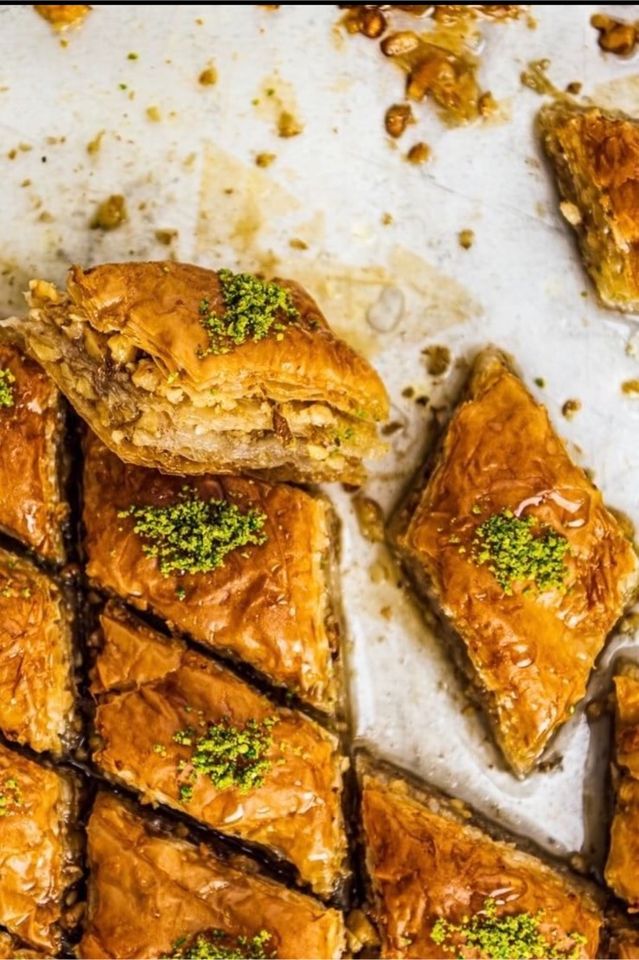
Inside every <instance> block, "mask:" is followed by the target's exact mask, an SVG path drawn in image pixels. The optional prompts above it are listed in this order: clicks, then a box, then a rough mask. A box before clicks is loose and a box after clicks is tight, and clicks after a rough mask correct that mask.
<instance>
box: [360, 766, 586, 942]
mask: <svg viewBox="0 0 639 960" xmlns="http://www.w3.org/2000/svg"><path fill="white" fill-rule="evenodd" d="M360 773H361V791H362V821H363V842H364V845H365V855H366V868H367V874H368V883H369V889H370V894H371V897H372V905H373V919H374V920H375V922H376V923H377V926H378V929H379V933H380V936H381V940H382V956H383V957H433V958H435V957H440V958H445V957H462V958H464V957H468V958H471V957H482V958H485V960H490V958H499V957H522V958H523V957H554V958H562V957H565V958H571V960H577V958H585V957H595V956H597V947H598V943H599V930H600V927H601V924H602V920H603V917H602V914H601V910H600V904H599V902H598V898H597V896H596V895H595V893H594V891H593V888H591V886H590V885H589V884H587V883H586V882H585V881H584V880H582V879H581V878H580V877H577V876H575V875H574V874H571V873H568V872H567V871H566V870H563V869H561V868H559V867H556V866H550V865H548V864H546V863H545V862H544V861H543V860H541V859H540V858H538V857H536V856H534V855H532V854H531V853H525V852H523V851H522V850H520V849H518V848H517V847H516V846H515V845H514V844H513V843H511V842H507V841H505V840H500V839H494V838H493V836H491V835H490V834H489V833H488V832H486V831H485V830H484V829H482V828H481V827H479V826H477V825H476V824H475V822H474V820H473V819H472V814H471V813H470V811H469V810H468V809H467V808H466V807H464V805H463V804H461V803H460V802H459V801H457V800H450V799H448V798H446V797H443V796H442V795H441V794H439V793H437V792H435V791H431V790H428V789H426V788H419V789H417V788H415V787H411V786H409V785H408V784H407V783H406V781H404V780H403V779H399V778H398V777H397V775H396V774H395V775H394V774H393V773H392V772H390V771H387V770H386V769H383V770H381V769H374V768H373V767H372V766H371V765H370V764H369V763H368V762H364V763H362V765H361V768H360Z"/></svg>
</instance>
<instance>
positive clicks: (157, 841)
mask: <svg viewBox="0 0 639 960" xmlns="http://www.w3.org/2000/svg"><path fill="white" fill-rule="evenodd" d="M88 865H89V871H90V876H89V890H88V906H87V917H86V925H85V932H84V936H83V938H82V942H81V943H80V947H79V956H80V957H86V958H89V957H121V958H124V957H174V958H180V957H184V958H188V957H217V956H219V957H223V956H229V957H238V958H239V957H250V958H267V957H274V958H281V960H282V958H286V957H290V958H294V957H317V958H326V960H328V958H333V957H341V955H342V950H343V944H344V925H343V920H342V915H341V914H340V913H338V911H337V910H330V909H327V908H326V907H324V906H323V905H322V904H321V903H319V902H318V901H316V900H314V899H313V898H312V897H309V896H306V895H304V894H301V893H298V892H296V891H293V890H289V889H287V888H286V887H284V886H282V885H281V884H279V883H277V882H276V881H275V880H271V879H270V878H268V877H266V876H264V875H263V874H261V873H260V872H259V870H258V867H257V865H256V864H255V863H254V862H253V861H250V860H248V858H245V857H242V858H240V857H229V856H226V857H224V858H222V856H221V855H219V854H216V853H214V852H213V850H211V849H209V848H207V847H204V846H199V847H196V846H195V845H193V844H191V843H189V842H187V841H185V840H181V839H176V838H173V837H171V836H169V835H167V833H166V832H163V831H162V828H161V824H158V823H157V821H153V823H151V822H150V821H149V820H148V819H146V818H144V817H143V816H142V815H141V814H140V813H138V812H136V810H135V809H134V808H133V807H132V806H131V805H130V804H128V803H125V802H124V801H122V800H120V799H118V798H117V797H114V796H111V795H109V794H106V793H100V794H98V797H97V799H96V802H95V806H94V808H93V812H92V814H91V817H90V820H89V826H88ZM215 951H217V952H215Z"/></svg>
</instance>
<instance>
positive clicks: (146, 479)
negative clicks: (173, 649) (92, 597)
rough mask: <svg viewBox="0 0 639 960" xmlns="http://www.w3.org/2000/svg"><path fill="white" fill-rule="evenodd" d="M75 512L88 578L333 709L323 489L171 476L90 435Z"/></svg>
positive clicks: (333, 638)
mask: <svg viewBox="0 0 639 960" xmlns="http://www.w3.org/2000/svg"><path fill="white" fill-rule="evenodd" d="M84 523H85V528H86V551H87V555H88V566H87V572H88V575H89V578H90V579H91V581H92V582H93V584H94V585H96V586H98V587H101V588H103V589H106V590H108V591H110V592H111V593H114V594H116V595H117V596H119V597H122V598H123V599H125V600H127V601H129V602H131V603H133V604H134V605H135V606H137V607H140V608H142V609H149V610H151V611H153V612H154V613H155V614H157V615H158V616H160V617H163V618H164V619H165V620H167V621H169V622H170V623H172V624H174V625H175V626H176V627H177V628H178V629H179V630H181V631H183V632H185V633H188V634H190V635H191V636H192V637H193V638H194V639H195V640H198V641H199V642H201V643H203V644H206V645H207V646H209V647H211V648H213V649H215V650H218V651H221V652H223V653H225V654H227V655H230V656H231V657H233V658H236V659H238V660H243V661H245V662H246V663H248V664H250V665H251V666H252V667H253V668H255V669H256V670H257V671H259V672H260V673H261V674H263V675H264V676H266V677H268V679H269V680H270V681H272V682H273V683H275V684H277V685H280V686H283V687H287V688H288V689H290V690H292V691H294V692H295V693H297V694H298V695H299V696H300V697H301V698H302V699H304V700H306V701H308V702H309V703H311V704H313V705H314V706H317V707H319V708H321V709H323V710H326V711H332V710H334V709H335V706H336V700H337V680H336V675H337V670H336V664H335V662H334V658H335V657H336V656H337V642H338V638H337V626H336V620H335V617H334V612H333V604H332V601H331V583H330V579H331V577H330V573H329V570H330V567H331V552H332V548H333V537H332V526H333V520H332V512H331V509H330V506H329V504H328V502H327V501H326V500H325V499H324V498H322V497H319V496H312V495H310V494H308V493H305V492H304V491H302V490H299V489H295V488H293V487H287V486H283V485H276V486H271V485H270V484H267V483H265V482H262V481H259V480H252V479H248V478H240V477H224V476H223V477H212V476H207V477H193V478H191V479H190V480H188V481H187V480H185V479H184V478H183V477H169V476H166V475H163V474H161V473H158V472H156V471H149V470H147V469H145V468H144V467H132V466H130V465H125V464H124V463H122V461H120V460H119V459H118V458H117V457H116V456H115V455H114V454H113V453H111V451H109V450H107V448H106V447H104V445H103V444H102V443H101V442H100V441H99V440H97V439H96V438H95V437H94V436H90V437H88V439H87V444H86V457H85V485H84ZM136 531H137V532H136Z"/></svg>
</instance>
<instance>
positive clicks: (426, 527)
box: [398, 352, 637, 774]
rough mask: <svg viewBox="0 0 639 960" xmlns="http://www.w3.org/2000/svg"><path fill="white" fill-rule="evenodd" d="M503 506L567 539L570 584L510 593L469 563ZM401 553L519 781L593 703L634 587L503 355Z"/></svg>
mask: <svg viewBox="0 0 639 960" xmlns="http://www.w3.org/2000/svg"><path fill="white" fill-rule="evenodd" d="M503 510H509V511H512V513H513V514H514V515H516V516H520V515H523V516H525V517H531V518H534V522H535V523H538V524H540V525H541V528H542V529H543V528H544V526H545V527H547V528H551V529H552V530H553V531H555V532H556V533H558V534H560V535H561V536H562V537H564V538H565V539H566V541H567V545H568V552H567V553H566V554H565V557H564V564H565V583H564V584H562V585H560V586H556V587H553V588H548V589H541V588H536V587H535V585H534V584H533V585H531V584H530V583H529V582H526V581H523V582H522V581H515V582H513V584H512V587H511V591H512V592H510V593H507V592H505V590H504V588H503V587H502V586H500V583H499V582H498V579H497V577H496V575H495V573H494V572H493V571H492V569H491V565H490V564H488V563H482V564H480V563H478V562H477V560H476V557H475V556H474V553H475V550H476V547H475V543H476V536H477V530H478V527H479V526H480V524H482V522H484V521H486V520H487V519H488V518H490V517H491V516H494V515H495V514H499V513H500V512H501V511H503ZM400 522H401V524H402V525H403V531H402V532H401V533H400V535H399V537H398V545H399V547H400V549H401V551H402V553H403V554H404V555H405V557H406V558H407V560H408V562H409V563H410V565H411V566H412V567H413V569H414V570H415V571H416V574H417V576H418V577H422V578H424V577H425V578H426V579H427V580H428V582H429V583H430V584H432V591H433V593H434V594H435V596H436V599H437V601H438V603H439V604H440V606H441V608H442V610H443V612H444V614H445V615H446V616H447V617H448V618H449V620H450V621H451V623H452V624H453V626H454V628H455V630H456V631H457V633H458V634H459V636H460V637H461V639H462V640H463V643H464V645H465V647H466V650H467V652H468V656H469V658H470V661H471V664H472V668H473V669H474V672H475V674H476V677H477V680H478V684H479V685H480V688H481V689H482V691H483V692H484V694H485V698H486V702H487V706H488V709H489V711H490V713H491V717H492V719H493V721H494V723H495V727H496V730H495V733H496V736H497V738H498V740H499V742H500V745H501V747H502V750H503V751H504V754H505V756H506V758H507V760H508V762H509V763H510V764H511V765H512V767H513V768H514V769H515V771H517V772H518V773H521V774H524V773H526V772H527V771H528V770H530V768H531V767H532V766H533V764H534V763H535V761H536V760H537V758H538V757H539V756H540V754H541V753H542V751H543V750H544V747H545V746H546V744H547V743H548V741H549V739H550V737H551V736H552V734H553V732H554V731H555V730H556V729H557V727H558V726H559V725H560V724H561V723H563V722H564V721H565V720H566V719H567V718H568V716H569V715H570V713H571V712H572V709H573V707H574V705H575V704H576V703H577V702H578V701H579V700H581V698H582V697H583V695H584V692H585V688H586V683H587V680H588V677H589V674H590V671H591V669H592V666H593V663H594V660H595V658H596V657H597V654H598V653H599V652H600V650H601V648H602V647H603V645H604V642H605V640H606V637H607V635H608V633H609V631H610V630H611V628H612V627H613V625H614V623H615V622H616V620H617V619H618V617H619V616H620V614H621V612H622V610H623V607H624V605H625V604H626V603H627V602H628V599H629V595H630V593H631V591H632V590H634V588H635V585H636V582H637V558H636V556H635V553H634V550H633V548H632V545H631V543H630V542H629V541H628V540H627V539H626V537H625V536H624V533H623V531H622V529H621V527H620V525H619V523H618V522H617V520H616V519H615V517H614V516H613V515H612V514H611V513H610V512H609V511H608V510H607V509H606V507H605V506H604V503H603V501H602V497H601V494H600V493H599V491H598V490H597V489H596V487H594V486H593V484H592V483H591V482H590V480H589V479H588V477H587V476H586V474H585V473H584V471H583V470H581V469H579V468H578V467H576V466H575V465H574V464H573V463H572V462H571V460H570V458H569V457H568V454H567V452H566V449H565V447H564V445H563V443H562V442H561V440H560V439H559V437H558V436H557V434H556V433H555V431H554V430H553V428H552V425H551V423H550V421H549V419H548V414H547V413H546V411H545V409H544V408H543V407H542V406H540V405H539V404H538V403H536V402H535V400H534V399H533V398H532V397H531V395H530V394H529V393H528V391H527V390H526V389H525V387H524V385H523V384H522V382H521V380H520V379H519V378H518V377H517V376H515V375H514V374H513V373H512V372H511V371H510V369H509V367H508V366H507V364H506V363H505V362H504V360H503V359H502V358H501V357H500V356H499V355H497V354H495V353H492V352H487V353H485V354H482V356H481V357H480V359H479V360H478V361H477V363H476V366H475V369H474V372H473V374H472V377H471V380H470V384H469V390H468V395H467V397H466V399H465V401H464V402H463V403H461V404H460V406H459V407H458V409H457V410H456V412H455V414H454V416H453V417H452V420H451V421H450V425H449V427H448V430H447V433H446V435H445V437H444V441H443V446H442V449H441V451H440V453H439V457H438V459H437V462H436V465H435V469H434V470H433V472H432V474H431V476H430V478H429V479H428V481H427V483H426V485H425V486H424V487H423V489H422V490H421V492H420V493H419V495H418V497H416V498H415V500H414V501H413V502H412V503H411V504H409V506H408V507H407V509H406V510H405V511H404V515H403V516H402V517H400Z"/></svg>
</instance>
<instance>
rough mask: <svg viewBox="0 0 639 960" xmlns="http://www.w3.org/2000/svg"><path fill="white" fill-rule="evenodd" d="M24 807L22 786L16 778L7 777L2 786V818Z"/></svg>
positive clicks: (0, 805)
mask: <svg viewBox="0 0 639 960" xmlns="http://www.w3.org/2000/svg"><path fill="white" fill-rule="evenodd" d="M21 805H22V792H21V790H20V784H19V783H18V781H17V780H16V779H15V777H7V779H6V780H5V781H4V782H3V783H2V784H1V785H0V817H6V816H8V814H10V813H13V811H14V810H15V809H16V808H17V807H19V806H21Z"/></svg>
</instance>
